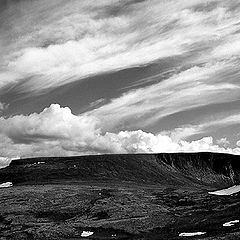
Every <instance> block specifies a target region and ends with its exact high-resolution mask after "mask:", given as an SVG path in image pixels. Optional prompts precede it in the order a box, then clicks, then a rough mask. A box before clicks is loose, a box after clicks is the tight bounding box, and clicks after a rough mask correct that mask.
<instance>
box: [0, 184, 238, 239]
mask: <svg viewBox="0 0 240 240" xmlns="http://www.w3.org/2000/svg"><path fill="white" fill-rule="evenodd" d="M208 190H213V189H208ZM208 190H207V189H197V188H176V187H174V186H171V185H169V186H161V185H138V184H136V183H130V182H122V183H114V182H112V183H99V182H98V183H96V182H91V183H90V182H88V183H82V182H71V183H70V182H61V183H60V182H59V183H54V184H53V183H52V184H46V185H43V184H41V185H14V186H12V187H10V188H2V189H0V239H1V240H10V239H16V240H21V239H23V240H25V239H29V240H30V239H39V240H50V239H51V240H54V239H56V240H57V239H59V240H63V239H69V240H78V239H156V240H160V239H186V238H187V239H192V238H194V239H209V240H210V239H231V240H233V239H240V224H239V222H237V221H236V220H238V219H239V218H240V195H238V194H235V195H231V196H217V195H210V194H208ZM230 221H235V224H229V225H226V224H225V225H226V226H223V225H224V223H227V222H230ZM194 232H198V233H199V232H202V233H204V234H202V235H199V236H192V237H191V236H189V237H186V236H184V234H183V233H194ZM89 233H90V234H91V235H89V236H87V235H88V234H89ZM84 234H85V235H84ZM190 235H191V234H190Z"/></svg>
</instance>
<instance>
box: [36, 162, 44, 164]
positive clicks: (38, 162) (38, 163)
mask: <svg viewBox="0 0 240 240" xmlns="http://www.w3.org/2000/svg"><path fill="white" fill-rule="evenodd" d="M44 163H45V162H37V164H44Z"/></svg>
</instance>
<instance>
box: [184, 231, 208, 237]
mask: <svg viewBox="0 0 240 240" xmlns="http://www.w3.org/2000/svg"><path fill="white" fill-rule="evenodd" d="M203 234H206V232H192V233H180V234H179V237H193V236H199V235H203Z"/></svg>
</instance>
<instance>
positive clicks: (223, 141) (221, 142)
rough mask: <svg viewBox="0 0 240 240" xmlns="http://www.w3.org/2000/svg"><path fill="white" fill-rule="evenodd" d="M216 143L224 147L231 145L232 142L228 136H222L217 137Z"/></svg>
mask: <svg viewBox="0 0 240 240" xmlns="http://www.w3.org/2000/svg"><path fill="white" fill-rule="evenodd" d="M216 143H217V144H218V145H220V146H221V145H222V146H224V147H227V146H229V144H230V142H229V141H228V140H227V138H220V139H217V140H216Z"/></svg>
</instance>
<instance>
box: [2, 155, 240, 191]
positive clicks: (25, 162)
mask: <svg viewBox="0 0 240 240" xmlns="http://www.w3.org/2000/svg"><path fill="white" fill-rule="evenodd" d="M239 179H240V157H238V156H234V155H229V154H218V153H169V154H168V153H163V154H129V155H128V154H126V155H124V154H120V155H96V156H80V157H65V158H56V157H53V158H33V159H21V160H15V161H12V162H11V164H10V166H9V167H7V168H4V169H1V170H0V181H1V182H6V181H11V182H13V183H14V184H26V183H34V184H39V183H47V182H49V183H50V182H51V183H53V182H58V181H62V180H69V181H114V182H115V181H118V182H119V181H120V182H121V181H127V182H136V183H147V184H174V185H185V186H186V185H204V186H212V187H218V186H221V187H223V186H229V185H232V184H237V183H239Z"/></svg>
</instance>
